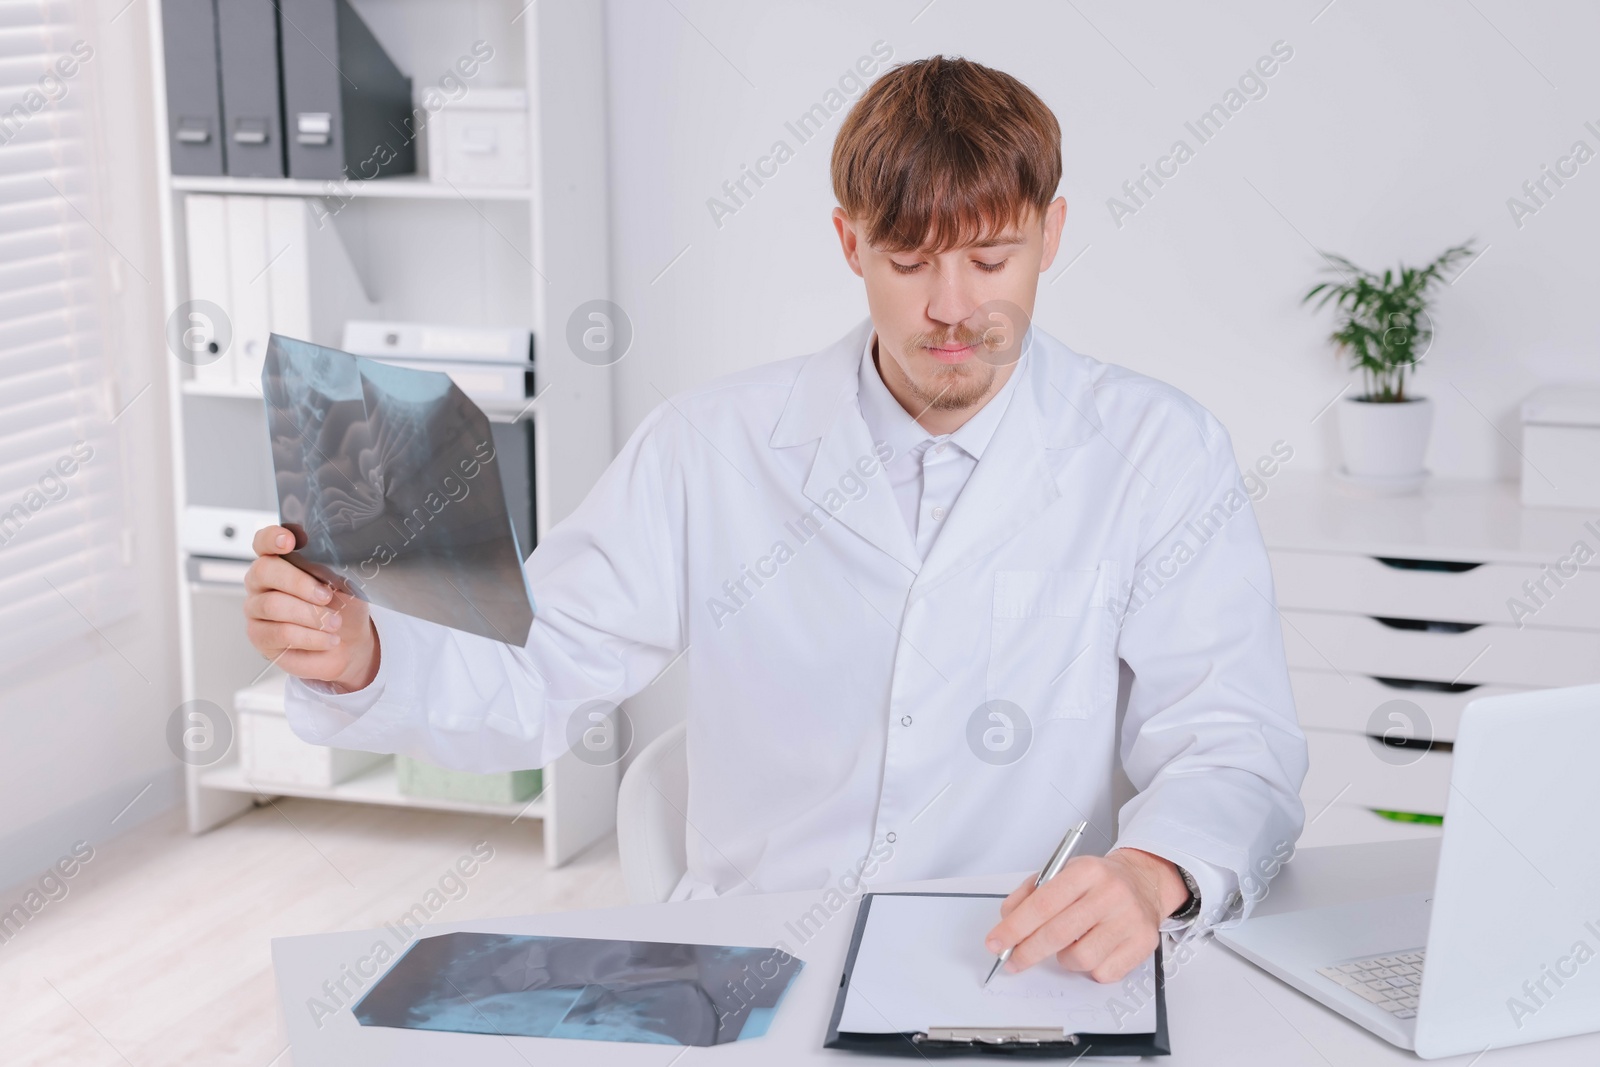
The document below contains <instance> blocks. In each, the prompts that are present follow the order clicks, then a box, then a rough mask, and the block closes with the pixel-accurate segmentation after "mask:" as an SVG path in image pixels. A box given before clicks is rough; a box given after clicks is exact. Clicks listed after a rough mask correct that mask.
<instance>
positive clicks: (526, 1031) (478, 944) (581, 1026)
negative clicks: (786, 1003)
mask: <svg viewBox="0 0 1600 1067" xmlns="http://www.w3.org/2000/svg"><path fill="white" fill-rule="evenodd" d="M802 966H804V965H803V964H802V963H801V962H800V961H799V960H797V959H795V958H794V957H793V956H790V955H789V954H788V953H786V952H784V951H782V950H780V949H776V948H736V947H731V946H727V945H680V944H670V943H665V942H658V941H611V940H604V939H595V938H582V937H526V936H520V935H513V934H484V933H466V932H463V933H454V934H439V935H437V936H434V937H424V938H422V939H421V940H419V941H417V942H416V943H415V944H413V945H412V946H411V947H410V948H409V949H407V950H406V953H405V955H403V956H401V957H400V959H399V960H398V961H396V962H395V965H394V966H393V967H391V968H390V969H389V972H388V973H387V974H385V975H384V976H383V977H382V978H380V979H379V980H378V982H377V984H376V985H374V986H373V987H372V989H371V990H370V991H369V992H368V993H367V995H366V996H365V997H363V998H362V999H361V1001H360V1002H359V1003H357V1004H356V1005H355V1007H354V1009H353V1011H354V1013H355V1017H356V1020H357V1021H358V1022H360V1023H361V1025H362V1026H396V1027H404V1028H407V1029H412V1030H450V1031H455V1032H457V1033H469V1034H504V1035H516V1036H519V1037H567V1038H578V1039H581V1040H588V1041H641V1042H647V1043H651V1044H658V1045H722V1044H726V1043H728V1042H730V1041H740V1040H743V1039H745V1038H752V1037H760V1036H761V1035H762V1034H764V1033H766V1032H767V1026H768V1025H769V1024H770V1023H771V1021H772V1017H773V1014H774V1013H775V1012H776V1011H777V1010H778V1001H779V1000H781V999H782V997H783V994H784V991H785V990H787V989H788V988H789V983H790V982H791V981H793V979H794V976H795V975H796V974H798V973H799V972H800V968H801V967H802Z"/></svg>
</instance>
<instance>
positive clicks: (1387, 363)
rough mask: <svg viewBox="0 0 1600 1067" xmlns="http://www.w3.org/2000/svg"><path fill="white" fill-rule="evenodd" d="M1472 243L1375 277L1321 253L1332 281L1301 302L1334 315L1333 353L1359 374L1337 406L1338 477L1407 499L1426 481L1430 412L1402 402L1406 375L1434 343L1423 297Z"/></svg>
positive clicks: (1422, 404) (1420, 404)
mask: <svg viewBox="0 0 1600 1067" xmlns="http://www.w3.org/2000/svg"><path fill="white" fill-rule="evenodd" d="M1474 254H1475V253H1474V251H1473V248H1472V243H1471V242H1470V241H1469V242H1467V243H1466V244H1461V245H1456V246H1455V247H1453V248H1447V249H1445V250H1444V252H1442V253H1440V255H1439V258H1437V259H1435V260H1434V261H1433V262H1432V263H1429V264H1428V265H1427V266H1425V267H1408V266H1406V265H1405V264H1403V263H1402V264H1400V266H1399V267H1398V268H1396V269H1395V270H1385V271H1384V272H1383V273H1382V274H1381V275H1380V274H1376V273H1374V272H1372V271H1366V270H1362V269H1361V268H1360V267H1358V266H1356V265H1355V264H1354V263H1351V262H1350V261H1349V260H1348V259H1345V258H1344V257H1343V256H1335V255H1329V254H1327V253H1323V258H1325V259H1326V260H1327V261H1328V264H1329V266H1328V268H1327V269H1328V271H1329V272H1330V273H1337V274H1338V275H1339V277H1338V278H1337V279H1336V280H1331V281H1325V282H1319V283H1318V284H1316V285H1314V286H1312V287H1311V289H1310V291H1309V292H1307V293H1306V295H1305V296H1304V297H1303V298H1302V299H1301V303H1305V302H1306V301H1309V300H1311V299H1313V298H1316V297H1318V296H1320V297H1321V299H1319V300H1317V304H1316V306H1317V308H1319V309H1320V308H1322V307H1323V306H1324V305H1326V304H1327V303H1329V302H1330V301H1331V302H1332V303H1333V305H1334V307H1335V309H1336V310H1337V311H1338V314H1339V323H1338V328H1337V329H1335V330H1334V331H1333V333H1331V334H1329V335H1328V339H1329V340H1331V341H1332V342H1333V343H1334V345H1335V346H1336V350H1337V352H1338V353H1340V354H1342V355H1344V356H1346V357H1347V358H1348V359H1349V360H1350V365H1351V367H1352V369H1354V370H1358V371H1360V372H1361V377H1362V383H1363V384H1364V386H1365V391H1364V392H1363V393H1361V394H1360V395H1359V396H1346V397H1345V398H1344V399H1343V400H1342V401H1341V403H1340V405H1339V443H1340V446H1341V448H1342V450H1343V452H1344V471H1343V473H1344V475H1345V476H1346V477H1347V478H1349V479H1351V480H1353V481H1355V482H1358V483H1361V484H1364V485H1367V486H1370V487H1373V488H1377V489H1380V490H1385V491H1389V492H1414V491H1415V490H1416V489H1417V488H1418V487H1420V486H1421V485H1422V482H1423V480H1424V479H1425V478H1426V477H1427V470H1426V468H1425V467H1424V466H1423V461H1424V459H1425V458H1426V456H1427V451H1428V431H1429V429H1430V428H1431V426H1432V424H1433V404H1432V402H1431V401H1430V400H1428V398H1426V397H1421V396H1415V395H1412V394H1408V393H1407V391H1406V386H1407V384H1408V383H1407V380H1406V379H1407V375H1408V374H1409V373H1411V372H1412V371H1413V369H1414V368H1415V367H1416V365H1417V363H1418V362H1420V361H1421V359H1422V357H1423V356H1424V355H1426V354H1427V351H1428V348H1429V346H1430V345H1431V344H1432V343H1433V320H1432V318H1431V317H1430V316H1429V314H1428V307H1429V305H1430V303H1431V298H1430V292H1431V290H1432V289H1433V287H1434V286H1435V285H1437V284H1438V283H1439V282H1440V281H1443V280H1444V276H1445V273H1446V272H1447V271H1448V270H1449V268H1450V267H1451V266H1452V265H1454V264H1455V263H1458V262H1459V261H1461V260H1463V259H1467V258H1470V257H1471V256H1472V255H1474Z"/></svg>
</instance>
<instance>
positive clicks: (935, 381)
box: [833, 197, 1067, 414]
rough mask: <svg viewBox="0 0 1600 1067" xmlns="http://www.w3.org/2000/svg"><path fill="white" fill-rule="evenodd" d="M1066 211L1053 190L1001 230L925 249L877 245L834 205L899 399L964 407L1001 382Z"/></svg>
mask: <svg viewBox="0 0 1600 1067" xmlns="http://www.w3.org/2000/svg"><path fill="white" fill-rule="evenodd" d="M1066 211H1067V203H1066V201H1065V200H1063V199H1061V198H1060V197H1057V198H1056V199H1055V200H1054V201H1053V202H1052V203H1050V204H1049V205H1048V206H1047V207H1046V208H1045V210H1044V212H1043V213H1042V214H1041V213H1040V212H1038V211H1035V210H1030V211H1029V212H1028V214H1027V215H1026V216H1025V217H1023V218H1021V219H1020V220H1018V221H1017V222H1015V223H1013V225H1012V226H1011V227H1010V228H1009V229H1008V230H1007V231H1006V232H1004V233H999V234H995V235H994V236H993V237H991V238H988V239H985V240H983V241H981V242H979V243H978V244H973V245H968V246H966V247H964V248H955V249H950V250H948V251H944V252H940V253H938V254H928V253H924V252H889V251H886V250H882V249H878V248H874V247H872V246H871V245H870V244H868V243H867V241H866V239H865V236H864V235H862V234H860V233H859V231H858V230H857V228H856V226H855V224H854V223H853V222H852V220H851V219H850V217H849V216H847V215H846V214H845V213H844V211H843V209H840V208H835V209H834V212H833V224H834V229H835V230H836V231H837V232H838V234H839V242H840V245H841V246H842V247H843V249H844V255H845V260H846V261H847V262H848V263H849V264H850V268H851V269H852V270H854V271H855V272H856V273H857V274H858V275H860V276H861V278H862V280H863V281H864V282H865V283H866V288H867V306H868V308H869V309H870V310H871V314H872V324H873V326H874V328H875V329H876V331H877V336H878V367H879V371H880V372H881V373H882V375H883V379H884V382H885V384H887V385H888V386H889V390H890V392H892V393H894V394H895V396H896V398H897V399H899V400H900V401H901V403H902V404H905V403H907V402H908V401H909V402H910V404H911V406H913V407H914V408H916V409H920V410H922V411H925V412H969V413H970V412H971V411H976V410H977V409H978V408H979V407H982V406H983V404H985V403H987V402H988V400H989V398H990V397H991V396H993V395H994V394H995V393H997V392H999V391H1000V388H1001V387H1002V386H1003V385H1005V383H1006V381H1007V380H1008V379H1009V378H1010V376H1011V370H1012V368H1013V367H1014V366H1015V363H1016V359H1017V356H1018V354H1019V352H1020V348H1019V343H1020V341H1021V335H1022V333H1023V332H1024V331H1025V330H1026V328H1027V323H1028V322H1029V321H1031V320H1032V317H1033V304H1034V297H1035V296H1036V294H1037V292H1038V288H1039V275H1040V273H1041V272H1043V271H1045V270H1047V269H1049V267H1050V264H1051V263H1052V262H1054V260H1055V256H1056V251H1057V249H1058V247H1059V246H1060V240H1061V227H1062V223H1063V222H1064V221H1065V219H1066ZM1019 318H1020V320H1021V321H1020V322H1019V321H1018V319H1019ZM913 414H917V411H915V410H914V411H913Z"/></svg>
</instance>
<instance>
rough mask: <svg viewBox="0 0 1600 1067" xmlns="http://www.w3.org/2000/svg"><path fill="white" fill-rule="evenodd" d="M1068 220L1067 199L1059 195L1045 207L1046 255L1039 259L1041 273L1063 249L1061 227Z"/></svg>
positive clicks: (1047, 268) (1048, 267)
mask: <svg viewBox="0 0 1600 1067" xmlns="http://www.w3.org/2000/svg"><path fill="white" fill-rule="evenodd" d="M1066 221H1067V201H1066V198H1065V197H1061V196H1058V197H1056V198H1055V199H1054V200H1052V201H1050V206H1048V207H1046V208H1045V209H1044V255H1043V257H1041V258H1040V260H1039V273H1040V274H1043V273H1044V272H1045V271H1047V270H1049V269H1050V264H1052V263H1054V262H1055V259H1056V253H1057V252H1058V251H1060V250H1061V227H1062V226H1064V225H1065V224H1066Z"/></svg>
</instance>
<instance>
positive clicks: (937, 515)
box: [933, 508, 944, 522]
mask: <svg viewBox="0 0 1600 1067" xmlns="http://www.w3.org/2000/svg"><path fill="white" fill-rule="evenodd" d="M942 518H944V508H934V509H933V521H935V522H938V521H939V520H940V519H942Z"/></svg>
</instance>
